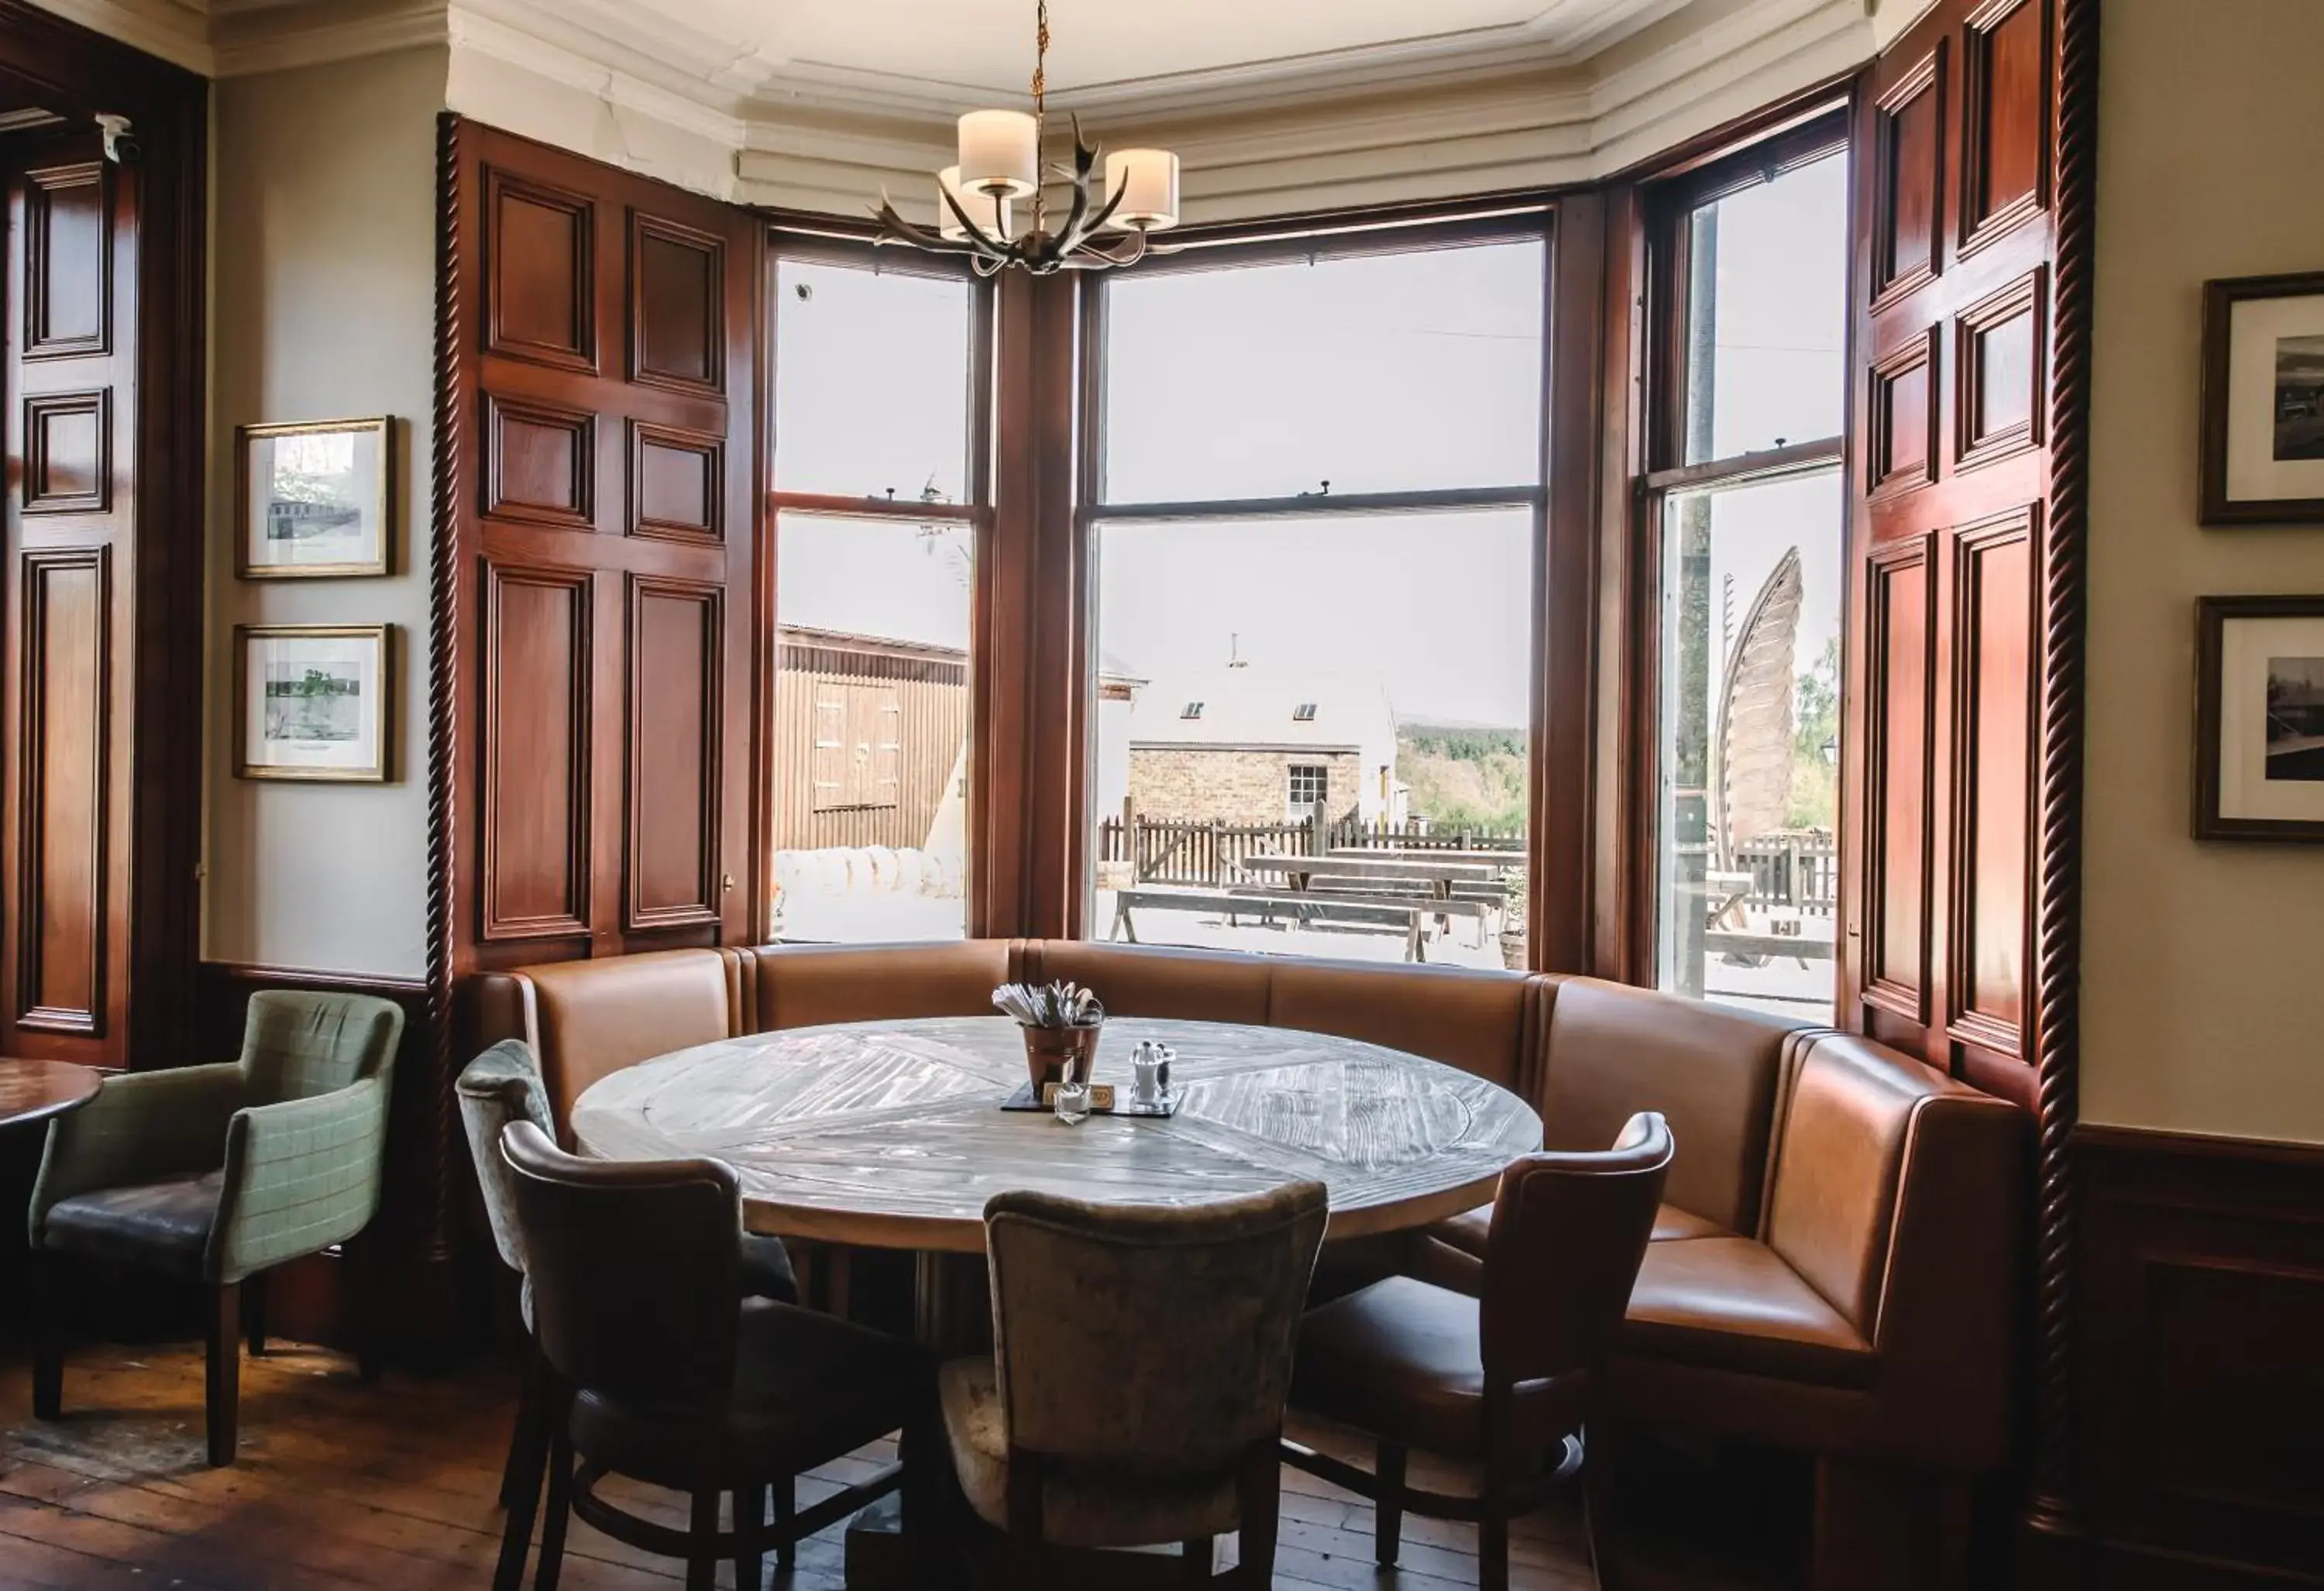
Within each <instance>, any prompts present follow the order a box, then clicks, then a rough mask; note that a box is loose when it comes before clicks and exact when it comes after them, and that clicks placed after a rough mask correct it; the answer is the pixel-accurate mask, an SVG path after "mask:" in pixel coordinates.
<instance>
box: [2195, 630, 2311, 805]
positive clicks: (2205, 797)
mask: <svg viewBox="0 0 2324 1591" xmlns="http://www.w3.org/2000/svg"><path fill="white" fill-rule="evenodd" d="M2265 619H2314V620H2319V621H2324V596H2209V597H2199V598H2197V599H2196V602H2195V838H2196V839H2198V840H2275V841H2304V842H2308V843H2311V844H2313V843H2324V818H2318V819H2313V820H2309V819H2299V818H2260V817H2232V816H2227V815H2226V814H2223V813H2222V812H2221V810H2220V804H2221V803H2220V797H2221V793H2222V769H2221V767H2220V747H2219V737H2220V731H2221V727H2222V721H2223V716H2224V710H2225V705H2226V694H2225V693H2226V690H2227V684H2228V682H2227V679H2226V677H2225V675H2226V667H2225V664H2226V649H2227V627H2228V626H2229V625H2230V624H2236V623H2248V622H2251V621H2256V620H2265ZM2318 801H2319V806H2324V782H2319V787H2318Z"/></svg>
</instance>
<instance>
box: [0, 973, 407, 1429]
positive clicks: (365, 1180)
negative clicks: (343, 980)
mask: <svg viewBox="0 0 2324 1591" xmlns="http://www.w3.org/2000/svg"><path fill="white" fill-rule="evenodd" d="M402 1032H403V1013H402V1011H401V1010H400V1009H399V1008H398V1007H396V1006H394V1005H393V1004H392V1003H391V1002H389V1001H387V1000H382V999H374V998H369V997H366V996H361V995H323V994H300V993H294V992H290V991H284V990H268V991H265V992H263V993H260V994H255V995H253V996H252V997H251V999H250V1010H249V1015H248V1017H247V1018H246V1020H245V1022H244V1028H243V1037H242V1058H241V1059H240V1060H239V1061H234V1062H226V1063H225V1064H223V1065H216V1066H189V1067H183V1068H180V1069H179V1070H176V1071H149V1072H135V1073H130V1074H127V1075H124V1076H119V1077H111V1078H107V1079H106V1081H105V1085H104V1087H103V1088H102V1089H100V1090H98V1092H97V1098H96V1099H92V1100H91V1101H89V1103H88V1106H87V1107H85V1108H82V1109H81V1110H79V1111H78V1112H75V1113H74V1114H72V1115H70V1116H64V1117H58V1118H57V1120H56V1121H54V1122H53V1123H51V1125H50V1127H49V1141H48V1147H47V1151H46V1153H45V1154H42V1157H41V1171H40V1176H39V1178H38V1180H37V1181H35V1182H34V1183H33V1184H32V1204H31V1211H30V1228H29V1237H30V1240H31V1245H32V1253H33V1256H34V1258H35V1261H36V1262H37V1274H36V1283H38V1284H37V1285H36V1286H35V1288H34V1292H33V1298H34V1304H33V1314H34V1352H33V1375H32V1412H33V1413H34V1414H35V1415H37V1416H38V1417H39V1418H41V1419H43V1420H53V1419H55V1418H56V1417H57V1415H58V1412H59V1410H60V1406H61V1403H62V1401H63V1400H62V1394H63V1384H64V1348H63V1338H62V1332H61V1325H60V1322H61V1311H60V1308H59V1303H60V1301H59V1297H58V1293H59V1282H60V1277H59V1275H58V1274H57V1272H58V1268H59V1264H60V1259H61V1257H62V1256H64V1255H84V1256H86V1257H88V1258H92V1259H100V1260H110V1261H114V1262H116V1263H123V1264H127V1265H136V1266H140V1267H142V1268H143V1269H147V1270H154V1271H160V1272H161V1273H163V1274H167V1275H170V1276H172V1277H175V1278H177V1279H179V1280H180V1281H186V1282H193V1283H199V1284H200V1285H202V1286H203V1287H205V1288H207V1289H208V1292H209V1309H208V1312H207V1317H206V1318H207V1320H208V1329H207V1332H206V1336H207V1343H206V1349H207V1354H208V1373H207V1375H206V1376H205V1379H204V1390H205V1402H206V1404H207V1413H208V1430H209V1461H210V1462H211V1463H212V1464H231V1463H233V1462H234V1453H235V1412H236V1403H237V1398H238V1393H239V1384H240V1368H241V1365H240V1358H241V1345H240V1338H241V1335H242V1328H243V1326H244V1323H245V1313H246V1314H247V1324H248V1326H249V1330H250V1340H251V1348H252V1351H253V1352H263V1351H264V1347H265V1326H264V1306H263V1285H264V1278H265V1273H266V1272H267V1271H268V1269H270V1268H271V1267H272V1266H275V1265H281V1264H282V1263H283V1262H285V1261H287V1260H293V1259H298V1258H300V1257H301V1256H302V1255H310V1254H319V1253H321V1252H322V1251H323V1250H325V1249H327V1248H328V1247H330V1246H332V1245H333V1244H337V1243H344V1242H346V1240H347V1239H349V1238H351V1237H355V1235H356V1234H357V1233H359V1232H361V1231H362V1230H363V1229H364V1227H365V1226H367V1225H368V1224H369V1223H370V1221H371V1219H372V1216H373V1214H374V1212H375V1211H377V1209H379V1193H380V1172H381V1165H382V1162H383V1158H384V1157H383V1150H384V1148H385V1146H386V1142H387V1102H388V1081H389V1076H390V1072H391V1070H392V1066H393V1064H394V1059H395V1046H396V1041H397V1040H398V1038H399V1037H400V1036H401V1034H402ZM246 1282H247V1283H254V1286H253V1287H252V1288H251V1290H250V1292H249V1294H248V1296H245V1295H244V1291H243V1285H242V1284H243V1283H246ZM366 1369H368V1366H366Z"/></svg>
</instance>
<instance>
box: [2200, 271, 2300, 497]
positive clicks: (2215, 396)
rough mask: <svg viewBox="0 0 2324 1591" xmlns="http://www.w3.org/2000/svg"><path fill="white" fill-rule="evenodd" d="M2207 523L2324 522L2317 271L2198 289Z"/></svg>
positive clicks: (2211, 283) (2242, 279)
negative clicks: (2200, 317) (2200, 292)
mask: <svg viewBox="0 0 2324 1591" xmlns="http://www.w3.org/2000/svg"><path fill="white" fill-rule="evenodd" d="M2202 477H2203V493H2202V495H2203V501H2202V505H2201V510H2200V511H2201V515H2202V521H2203V523H2204V524H2206V525H2249V524H2268V523H2277V524H2282V523H2291V522H2297V521H2305V520H2324V271H2313V272H2310V273H2308V274H2306V275H2301V276H2245V277H2237V278H2235V279H2233V280H2225V281H2209V282H2205V283H2204V284H2203V442H2202Z"/></svg>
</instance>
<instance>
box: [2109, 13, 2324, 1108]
mask: <svg viewBox="0 0 2324 1591" xmlns="http://www.w3.org/2000/svg"><path fill="white" fill-rule="evenodd" d="M2100 60H2101V66H2100V78H2099V96H2098V106H2099V140H2098V288H2097V291H2098V300H2097V316H2098V327H2097V342H2096V370H2095V379H2096V382H2097V389H2096V395H2095V398H2094V400H2093V405H2092V415H2091V425H2092V437H2091V470H2092V475H2093V481H2092V487H2091V494H2090V526H2091V542H2092V552H2091V559H2090V599H2091V621H2090V633H2089V643H2090V658H2089V665H2090V666H2089V714H2090V733H2089V772H2088V780H2087V790H2088V801H2087V805H2086V809H2085V810H2086V817H2087V823H2088V831H2087V832H2088V840H2089V852H2088V854H2089V880H2088V884H2087V887H2086V892H2085V896H2084V902H2085V913H2084V923H2085V927H2084V941H2085V950H2084V959H2083V979H2082V1025H2083V1035H2084V1036H2083V1044H2084V1050H2083V1071H2082V1078H2083V1081H2082V1091H2083V1100H2082V1113H2083V1117H2084V1118H2085V1119H2086V1120H2089V1121H2093V1122H2106V1123H2113V1124H2116V1125H2122V1126H2135V1127H2164V1128H2171V1129H2174V1130H2177V1131H2182V1132H2195V1133H2219V1134H2227V1135H2233V1136H2246V1137H2259V1138H2286V1139H2300V1140H2303V1141H2307V1142H2324V1007H2319V1000H2318V995H2319V990H2324V849H2319V848H2315V847H2300V846H2273V845H2248V844H2233V845H2230V844H2217V843H2211V844H2202V845H2199V844H2197V843H2196V842H2195V841H2193V840H2191V839H2190V838H2189V836H2188V823H2189V806H2190V795H2189V790H2190V784H2191V780H2192V777H2193V773H2192V763H2193V753H2192V740H2193V728H2192V726H2193V722H2194V711H2195V708H2194V682H2193V676H2194V616H2193V615H2194V602H2195V598H2196V597H2197V596H2198V595H2201V594H2206V593H2215V594H2224V593H2242V592H2300V593H2324V527H2313V528H2309V529H2222V530H2205V529H2199V527H2198V526H2197V524H2196V522H2195V507H2194V504H2195V428H2196V383H2197V354H2198V348H2199V341H2200V330H2199V328H2200V322H2201V314H2202V306H2201V295H2202V284H2203V281H2204V280H2205V279H2206V278H2209V277H2220V276H2246V275H2255V274H2257V273H2260V272H2264V271H2319V270H2324V158H2319V142H2318V133H2319V120H2318V115H2317V109H2318V105H2317V98H2316V87H2315V76H2316V69H2317V66H2318V63H2319V62H2324V5H2319V4H2318V3H2317V0H2205V3H2204V4H2201V5H2192V4H2190V3H2189V0H2107V7H2106V20H2105V32H2104V34H2103V38H2102V41H2101V49H2100Z"/></svg>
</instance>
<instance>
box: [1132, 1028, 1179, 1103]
mask: <svg viewBox="0 0 2324 1591" xmlns="http://www.w3.org/2000/svg"><path fill="white" fill-rule="evenodd" d="M1130 1079H1131V1082H1132V1085H1133V1087H1134V1089H1135V1091H1136V1094H1137V1099H1138V1102H1139V1104H1140V1105H1157V1104H1159V1103H1161V1101H1162V1100H1163V1099H1164V1098H1165V1097H1166V1096H1167V1095H1168V1093H1169V1092H1170V1046H1169V1045H1167V1044H1156V1043H1155V1042H1154V1041H1153V1040H1152V1039H1146V1040H1143V1041H1141V1042H1140V1043H1139V1046H1138V1048H1137V1049H1135V1050H1133V1051H1132V1052H1130Z"/></svg>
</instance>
